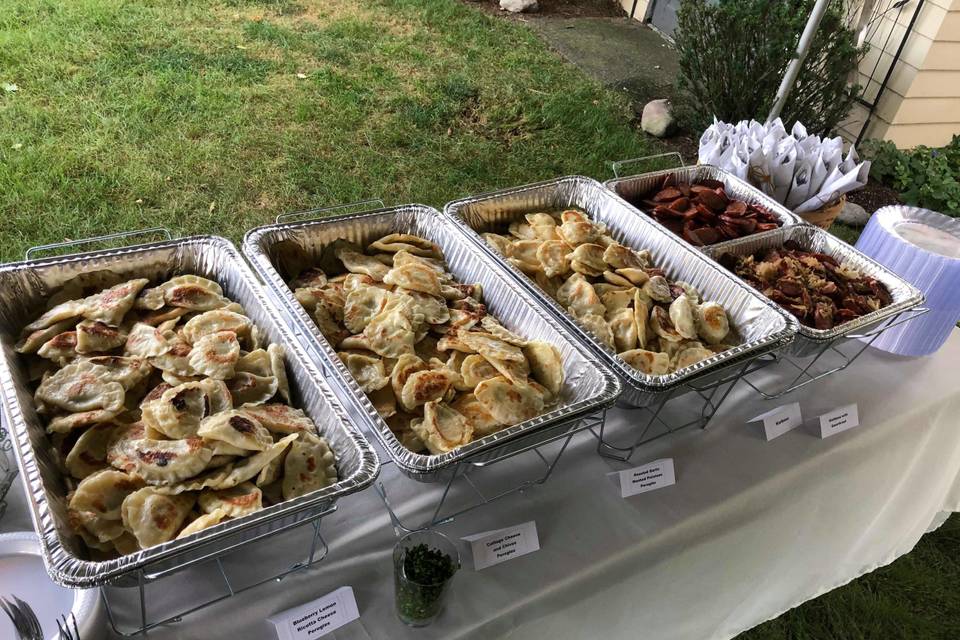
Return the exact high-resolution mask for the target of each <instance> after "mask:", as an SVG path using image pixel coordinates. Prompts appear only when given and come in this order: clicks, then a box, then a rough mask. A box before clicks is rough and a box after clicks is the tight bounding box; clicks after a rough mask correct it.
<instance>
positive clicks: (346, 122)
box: [0, 0, 657, 261]
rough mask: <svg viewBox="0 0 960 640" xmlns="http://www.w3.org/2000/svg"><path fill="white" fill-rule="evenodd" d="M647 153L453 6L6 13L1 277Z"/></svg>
mask: <svg viewBox="0 0 960 640" xmlns="http://www.w3.org/2000/svg"><path fill="white" fill-rule="evenodd" d="M7 83H13V84H16V85H17V86H18V87H19V90H17V91H15V92H10V91H4V90H3V88H2V87H3V85H4V84H7ZM656 150H657V149H655V148H654V146H653V145H652V144H651V143H650V142H648V141H646V140H644V139H643V138H642V137H641V136H638V135H637V134H636V132H635V130H634V128H633V127H632V126H630V124H629V111H628V109H627V105H626V104H625V102H624V101H623V99H622V98H619V97H617V96H616V95H615V94H613V93H611V92H608V91H605V90H603V89H602V88H601V87H600V86H599V85H597V84H596V83H594V82H592V81H590V80H588V79H586V78H585V77H584V76H583V75H581V74H580V73H579V72H577V71H576V70H575V69H574V68H573V67H570V66H568V65H566V64H564V63H563V62H562V61H561V60H560V59H559V58H558V57H557V56H556V55H554V54H553V53H551V52H550V51H549V50H548V49H547V48H546V47H545V46H544V45H543V44H542V43H541V42H540V41H539V40H538V39H537V37H536V36H535V35H534V34H533V33H532V32H531V31H529V30H528V29H526V28H525V27H524V26H522V25H519V24H515V23H509V22H507V21H503V20H498V19H496V18H494V17H491V16H488V15H484V14H482V13H481V12H479V11H476V10H473V9H471V8H469V7H466V6H464V5H462V4H460V3H459V2H455V1H453V0H373V1H370V0H366V1H364V2H360V1H359V0H302V1H299V2H290V1H286V0H280V1H276V2H269V1H268V2H264V1H262V0H261V1H259V2H251V1H246V0H225V1H224V0H221V1H219V2H217V1H214V2H210V1H209V0H138V1H136V2H133V1H124V0H71V1H70V2H60V1H57V0H0V237H2V238H3V243H2V247H0V260H3V261H8V260H12V259H16V258H18V257H21V256H22V255H23V250H24V249H25V248H26V247H28V246H30V245H35V244H38V243H43V242H51V241H57V240H62V239H65V238H77V237H87V236H91V235H94V234H101V233H104V232H107V231H114V230H119V229H132V228H143V227H148V226H155V225H163V226H167V227H170V228H171V229H173V230H174V231H176V232H178V233H181V234H196V233H218V234H222V235H226V236H228V237H230V238H232V239H234V240H236V239H238V238H239V237H241V236H242V233H243V231H244V230H245V229H247V228H249V227H252V226H254V225H258V224H262V223H264V222H267V221H270V220H272V219H273V218H274V217H275V216H276V215H277V214H278V213H282V212H285V211H291V210H297V209H302V208H312V207H320V206H326V205H332V204H337V203H342V202H350V201H355V200H360V199H365V198H371V197H381V198H383V199H384V200H385V201H386V202H387V203H388V204H399V203H406V202H423V203H426V204H431V205H434V206H442V205H443V204H444V203H445V202H447V201H449V200H451V199H453V198H455V197H458V196H462V195H467V194H471V193H477V192H482V191H484V190H489V189H494V188H501V187H509V186H512V185H517V184H523V183H526V182H531V181H535V180H542V179H547V178H552V177H556V176H559V175H564V174H570V173H582V174H586V175H592V176H595V177H598V178H606V177H609V175H610V174H609V167H608V164H607V163H608V161H610V160H616V159H620V158H626V157H635V156H638V155H645V154H648V153H650V152H652V151H656Z"/></svg>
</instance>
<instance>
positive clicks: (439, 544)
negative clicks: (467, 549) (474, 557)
mask: <svg viewBox="0 0 960 640" xmlns="http://www.w3.org/2000/svg"><path fill="white" fill-rule="evenodd" d="M420 545H425V546H426V548H427V549H428V550H430V551H438V552H440V553H441V554H444V555H446V556H447V557H449V559H450V563H451V565H452V566H451V571H450V575H449V576H448V577H447V578H446V579H443V580H440V581H436V582H430V583H424V582H418V581H417V580H415V579H413V578H414V577H412V576H409V575H407V571H406V559H407V554H408V553H410V552H411V550H413V549H414V548H415V547H418V546H420ZM459 569H460V553H459V552H458V551H457V547H456V545H455V544H454V543H453V541H452V540H450V538H448V537H447V536H445V535H444V534H442V533H440V532H439V531H413V532H411V533H408V534H407V535H405V536H403V537H402V538H400V540H399V541H398V542H397V544H396V546H395V547H394V548H393V584H394V589H395V595H396V603H397V617H399V618H400V620H401V622H403V623H404V624H408V625H410V626H412V627H424V626H426V625H428V624H430V623H431V622H433V621H434V620H435V619H436V618H437V616H438V615H439V614H440V611H441V610H442V609H443V604H444V600H445V599H446V594H447V591H448V589H449V586H450V582H451V581H452V580H453V576H454V575H456V573H457V571H458V570H459Z"/></svg>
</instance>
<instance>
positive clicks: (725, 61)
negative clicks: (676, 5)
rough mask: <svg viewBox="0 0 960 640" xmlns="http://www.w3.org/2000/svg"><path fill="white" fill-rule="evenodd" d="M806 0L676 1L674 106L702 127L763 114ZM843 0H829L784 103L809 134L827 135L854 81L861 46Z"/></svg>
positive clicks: (792, 48) (786, 115)
mask: <svg viewBox="0 0 960 640" xmlns="http://www.w3.org/2000/svg"><path fill="white" fill-rule="evenodd" d="M813 4H814V2H813V0H778V1H776V2H771V1H770V0H719V1H718V0H683V2H682V3H681V5H680V11H679V15H678V27H677V31H676V33H675V34H674V36H675V38H676V46H677V53H678V57H679V62H680V77H679V78H678V81H677V90H678V94H679V95H678V96H677V100H676V110H677V114H678V117H679V119H680V122H681V124H683V125H685V126H686V127H687V128H689V129H691V130H693V131H701V130H703V129H704V128H705V127H706V126H708V125H709V124H710V122H711V121H712V119H713V117H714V116H716V117H717V118H718V119H719V120H723V121H724V122H737V121H739V120H744V119H749V118H755V119H757V120H759V121H761V122H762V121H764V120H765V119H766V117H767V114H768V113H769V112H770V108H771V107H772V106H773V100H774V98H775V97H776V93H777V88H778V87H779V86H780V81H781V79H782V78H783V74H784V71H785V70H786V68H787V65H788V64H789V62H790V60H791V59H792V58H793V56H794V53H795V52H796V47H797V42H798V40H799V39H800V34H801V33H802V32H803V27H804V25H805V24H806V21H807V18H808V17H809V15H810V11H811V9H812V8H813ZM848 24H849V21H848V20H847V7H846V5H845V3H844V0H834V1H833V2H831V4H830V6H829V8H828V9H827V12H826V14H825V15H824V17H823V21H822V22H821V23H820V29H819V30H818V31H817V34H816V36H815V37H814V40H813V43H812V46H811V47H810V52H809V54H808V55H807V58H806V59H805V60H804V62H803V65H802V67H801V69H800V74H799V76H798V78H797V82H796V84H795V85H794V87H793V90H792V92H791V93H790V97H789V99H788V100H787V103H786V105H785V106H784V108H783V112H782V113H781V117H782V118H783V121H784V122H788V123H792V122H794V121H797V120H799V121H800V122H802V123H803V124H804V125H805V126H806V127H807V131H809V132H810V133H812V134H819V135H829V134H832V133H833V132H834V130H835V129H836V127H837V125H838V124H839V123H840V121H842V120H843V119H844V118H845V117H846V116H847V114H848V113H849V111H850V107H851V106H852V104H853V101H854V99H855V98H856V96H857V95H858V93H859V91H860V87H858V86H856V85H851V84H849V79H850V77H851V73H852V72H853V71H854V70H856V68H857V63H858V62H859V60H860V58H861V56H862V55H863V53H864V51H865V50H864V49H858V48H857V46H856V36H855V34H854V32H853V31H852V30H851V29H850V28H849V26H848Z"/></svg>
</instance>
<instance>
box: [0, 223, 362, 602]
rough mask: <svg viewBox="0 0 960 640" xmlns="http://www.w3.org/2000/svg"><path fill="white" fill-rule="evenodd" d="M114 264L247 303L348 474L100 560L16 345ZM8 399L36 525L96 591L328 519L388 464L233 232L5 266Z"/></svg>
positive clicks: (2, 362)
mask: <svg viewBox="0 0 960 640" xmlns="http://www.w3.org/2000/svg"><path fill="white" fill-rule="evenodd" d="M103 270H110V271H112V272H113V273H115V274H117V275H119V276H121V277H123V278H141V277H142V278H150V279H151V280H152V281H153V282H158V281H161V280H163V279H166V278H169V277H171V276H174V275H178V274H195V275H199V276H203V277H206V278H209V279H211V280H215V281H217V282H218V283H220V285H221V286H222V287H223V290H224V293H225V295H227V296H228V297H230V298H231V299H232V300H235V301H236V302H239V303H240V304H241V305H243V308H244V309H245V311H246V312H247V314H248V315H249V316H250V319H251V320H252V321H253V322H254V323H256V325H257V326H258V327H259V328H260V329H261V330H262V331H263V336H264V338H265V339H266V340H267V341H269V342H273V343H277V344H280V345H282V346H283V347H284V348H285V349H286V353H287V357H286V363H287V374H288V377H289V381H290V390H291V393H292V394H293V403H292V404H293V405H294V406H297V407H300V408H302V409H303V410H304V411H305V412H306V413H307V415H308V416H310V418H311V419H313V421H314V423H315V424H316V425H317V426H318V427H319V429H320V432H321V434H322V435H323V436H324V437H326V439H327V440H328V442H329V443H330V447H331V448H332V450H333V452H334V454H335V455H336V458H337V468H338V470H339V474H340V480H339V481H338V482H337V483H336V484H334V485H332V486H329V487H326V488H325V489H321V490H319V491H314V492H312V493H309V494H307V495H304V496H301V497H299V498H296V499H293V500H287V501H285V502H282V503H280V504H277V505H273V506H270V507H267V508H265V509H263V510H262V511H258V512H256V513H254V514H251V515H248V516H244V517H242V518H237V519H234V520H229V521H227V522H224V523H222V524H219V525H217V526H215V527H211V528H209V529H204V530H203V531H201V532H199V533H198V534H196V535H193V536H188V537H187V538H184V539H183V540H173V541H170V542H166V543H163V544H159V545H156V546H154V547H150V548H148V549H144V550H142V551H139V552H136V553H132V554H128V555H125V556H121V557H119V558H117V559H114V560H104V561H95V560H92V559H90V556H89V554H88V552H87V550H86V548H85V547H84V545H83V543H82V541H81V540H80V539H79V538H78V537H76V536H75V535H74V534H73V532H72V531H71V530H70V527H69V525H68V524H67V502H66V493H67V490H66V487H65V486H64V483H63V478H62V476H61V473H60V471H59V470H58V469H57V466H56V464H55V462H54V459H53V456H52V452H51V448H50V445H49V443H48V440H47V438H46V436H45V434H44V428H43V424H42V422H41V420H40V418H39V417H38V416H37V413H36V411H35V409H34V402H33V397H32V393H31V391H30V388H29V384H28V376H27V371H26V370H25V368H24V365H23V361H22V358H21V357H20V356H19V354H17V353H16V352H15V351H14V344H15V343H16V341H17V337H18V335H19V333H20V329H21V328H22V327H23V326H25V325H26V324H27V323H28V322H29V321H31V320H33V319H34V318H35V317H37V316H38V315H39V314H40V313H41V312H42V311H43V309H44V303H45V301H46V300H47V298H48V297H49V296H50V294H51V292H53V291H54V290H56V289H57V288H59V287H61V286H62V285H64V284H65V283H67V282H69V281H70V280H71V279H72V278H75V277H77V276H78V275H80V274H85V273H93V272H98V271H103ZM0 344H2V348H3V351H2V358H0V385H2V386H0V396H2V400H3V411H4V416H5V418H6V420H7V424H9V425H10V426H11V427H12V433H13V439H14V443H15V446H14V448H15V450H16V453H17V461H18V463H19V465H20V471H21V475H22V477H23V481H24V485H25V487H26V490H27V494H28V497H29V507H30V510H31V516H32V518H33V522H34V526H35V528H36V530H37V533H38V534H39V536H40V547H41V550H42V552H43V559H44V562H45V563H46V566H47V571H48V572H49V574H50V577H51V578H53V580H54V581H55V582H57V583H58V584H62V585H64V586H69V587H78V588H87V587H94V586H101V585H106V584H117V585H120V586H123V585H125V584H136V581H135V580H134V577H135V575H138V573H139V571H140V570H143V571H144V572H145V573H147V572H149V573H148V574H147V575H148V579H149V576H150V575H162V574H167V573H170V572H171V571H174V570H176V569H177V568H178V567H185V566H189V565H190V564H194V563H196V562H197V561H198V559H200V558H205V557H209V556H211V555H212V554H216V553H217V552H218V551H220V550H226V549H233V548H236V547H237V546H239V545H241V544H243V543H244V542H246V541H250V540H253V539H259V538H262V537H264V536H266V535H270V533H271V532H276V531H280V530H283V529H285V528H289V527H290V526H293V525H294V524H296V523H297V522H302V521H305V520H307V519H311V518H315V517H318V515H319V514H321V513H323V512H324V511H328V510H329V509H330V508H331V507H332V505H333V504H334V503H335V501H336V500H337V499H338V498H340V497H342V496H344V495H347V494H350V493H353V492H355V491H359V490H361V489H363V488H365V487H367V486H369V485H370V484H372V483H373V481H374V479H375V478H376V476H377V473H378V471H379V468H380V463H379V460H378V459H377V457H376V454H375V453H374V452H373V449H372V448H371V446H370V444H369V443H368V442H367V441H366V440H365V439H364V437H363V436H362V435H360V433H359V432H358V431H357V430H356V428H355V427H353V426H352V425H351V424H350V423H349V419H348V417H347V413H346V411H345V409H344V407H343V405H342V404H341V403H340V401H339V399H338V398H337V397H336V396H335V395H334V393H333V392H332V391H331V389H330V388H329V387H328V386H327V385H326V384H325V383H324V381H323V380H322V377H321V376H320V374H319V372H318V371H317V369H316V368H315V366H314V365H313V364H312V362H311V361H310V360H309V359H308V358H307V357H306V355H305V354H304V352H303V349H302V348H301V347H300V345H299V344H298V343H297V341H296V340H295V339H294V338H293V336H291V335H290V333H289V332H288V330H287V329H286V328H285V327H284V326H283V323H282V322H281V321H280V320H279V319H278V316H277V312H276V311H275V310H274V309H273V308H272V307H271V305H270V304H269V303H268V301H267V296H266V294H265V293H264V292H263V290H262V285H260V284H259V283H258V282H257V280H256V277H255V276H254V274H253V273H252V272H251V271H250V268H249V267H248V266H247V264H246V263H245V262H244V260H243V258H242V257H241V256H240V254H239V253H238V252H237V250H236V249H235V248H234V246H233V245H232V244H231V243H230V242H229V241H228V240H225V239H223V238H218V237H209V236H199V237H192V238H184V239H180V240H172V241H165V242H158V243H153V244H145V245H138V246H135V247H127V248H123V249H114V250H106V251H96V252H90V253H84V254H77V255H70V256H62V257H56V258H48V259H40V260H31V261H27V262H17V263H12V264H7V265H3V266H0Z"/></svg>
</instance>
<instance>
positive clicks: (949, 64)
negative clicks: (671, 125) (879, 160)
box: [620, 0, 960, 147]
mask: <svg viewBox="0 0 960 640" xmlns="http://www.w3.org/2000/svg"><path fill="white" fill-rule="evenodd" d="M652 2H653V0H637V4H636V7H635V8H634V0H620V3H621V5H622V6H623V8H624V11H626V12H627V13H628V14H629V12H630V10H631V9H634V14H633V17H634V19H636V20H641V21H642V20H645V19H646V18H647V15H648V12H649V11H650V10H651V9H652ZM917 2H918V0H910V2H909V3H908V4H907V5H906V6H905V7H904V10H903V11H902V12H901V13H900V14H899V15H897V13H896V12H891V15H889V16H883V17H881V18H880V19H879V22H878V23H876V24H875V25H873V26H872V27H871V33H872V37H871V38H870V40H871V44H872V46H871V48H870V50H869V51H868V52H867V54H866V55H865V56H864V59H863V61H862V62H861V64H860V73H859V76H858V81H859V83H860V85H861V86H863V87H864V97H865V98H866V99H867V100H869V101H872V100H873V99H874V98H875V97H876V95H877V93H878V92H879V89H880V83H881V82H882V81H883V76H884V74H885V70H886V69H888V68H889V67H890V64H891V62H892V61H893V52H894V51H895V50H896V46H897V44H898V43H899V42H900V41H901V39H902V38H903V34H904V33H905V31H906V29H907V26H908V25H909V22H910V18H911V16H912V13H913V8H914V7H915V6H916V4H917ZM888 36H889V39H888ZM884 43H887V48H888V49H890V52H889V53H887V52H884V51H883V48H884ZM874 69H876V72H874ZM871 77H872V80H871ZM867 115H868V110H867V108H866V107H864V106H863V105H860V104H857V105H855V106H854V108H853V110H852V111H851V113H850V115H849V116H848V117H847V119H846V120H845V121H844V122H843V123H841V125H840V127H839V129H840V134H841V135H843V136H844V137H845V138H847V139H848V140H854V139H856V137H857V135H858V134H859V133H860V129H861V128H862V126H863V123H864V121H865V120H866V118H867ZM954 134H960V0H926V1H925V2H924V3H923V6H922V7H921V8H920V12H919V14H918V15H917V19H916V22H915V23H914V25H913V30H912V31H911V32H910V34H909V36H908V37H907V41H906V45H905V46H904V49H903V51H902V52H901V54H900V59H899V60H898V61H897V63H896V65H894V67H893V73H892V74H891V75H890V79H889V81H888V82H887V86H886V88H885V89H884V91H883V93H882V94H881V96H880V100H879V102H878V103H877V106H876V108H875V110H874V112H873V115H872V117H871V119H870V126H869V127H868V128H867V131H866V133H865V137H866V138H885V139H888V140H892V141H893V142H894V143H895V144H896V145H897V146H899V147H914V146H917V145H920V144H923V145H928V146H942V145H944V144H947V143H948V142H950V139H951V137H952V136H953V135H954Z"/></svg>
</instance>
